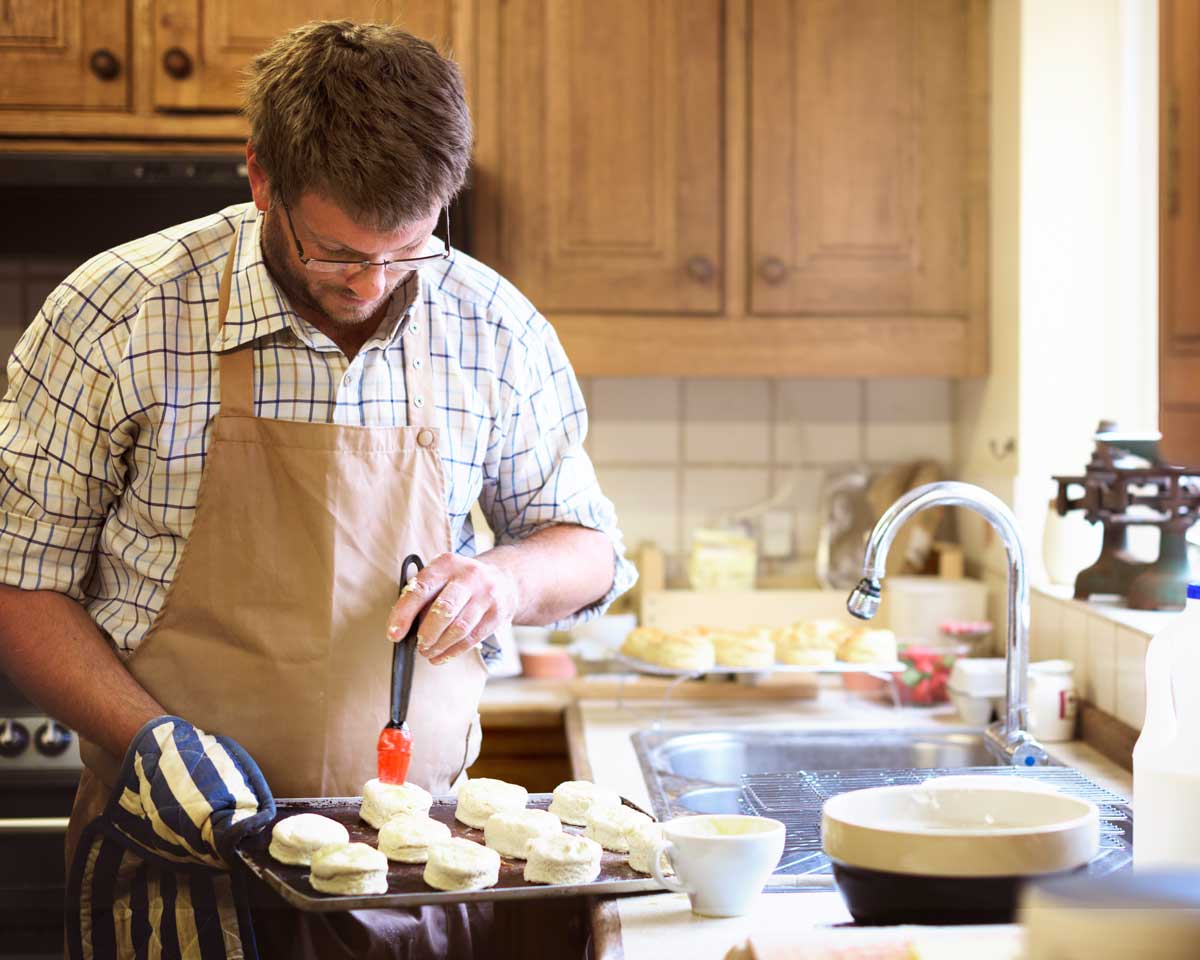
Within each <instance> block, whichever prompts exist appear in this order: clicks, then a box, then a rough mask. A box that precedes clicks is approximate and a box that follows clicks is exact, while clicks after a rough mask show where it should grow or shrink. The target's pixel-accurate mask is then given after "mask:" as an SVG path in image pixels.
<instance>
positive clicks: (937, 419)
mask: <svg viewBox="0 0 1200 960" xmlns="http://www.w3.org/2000/svg"><path fill="white" fill-rule="evenodd" d="M952 389H953V386H952V384H951V382H950V381H949V380H868V381H867V410H866V427H865V429H866V452H867V459H869V460H870V461H872V462H884V463H887V462H895V461H899V460H907V459H912V458H914V457H923V458H929V459H932V460H939V461H941V462H943V463H948V462H949V461H950V460H951V459H952V458H953V456H954V425H953V420H952V416H951V409H952V403H951V391H952Z"/></svg>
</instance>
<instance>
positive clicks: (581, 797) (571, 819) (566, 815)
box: [550, 780, 621, 827]
mask: <svg viewBox="0 0 1200 960" xmlns="http://www.w3.org/2000/svg"><path fill="white" fill-rule="evenodd" d="M619 806H621V797H620V794H618V793H617V791H616V790H610V789H609V788H608V787H601V786H599V785H597V784H594V783H592V782H591V781H590V780H565V781H563V782H562V783H560V784H559V785H558V786H557V787H555V788H554V794H553V796H552V797H551V798H550V812H551V813H553V814H554V815H555V816H557V817H558V818H559V819H560V820H561V821H562V822H563V823H573V824H575V826H577V827H586V826H587V815H588V811H589V810H592V809H596V810H603V809H604V808H606V807H607V808H609V809H613V808H615V807H619Z"/></svg>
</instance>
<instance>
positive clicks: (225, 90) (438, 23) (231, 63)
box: [154, 0, 453, 111]
mask: <svg viewBox="0 0 1200 960" xmlns="http://www.w3.org/2000/svg"><path fill="white" fill-rule="evenodd" d="M452 3H453V0H336V2H334V0H289V2H286V3H280V2H279V0H155V13H156V16H155V31H154V46H155V58H156V63H155V65H154V103H155V106H156V107H159V108H160V109H168V110H218V111H234V110H237V109H238V108H239V107H240V105H241V93H240V85H241V83H242V79H243V72H244V71H245V69H246V67H247V65H248V64H249V63H250V60H251V58H252V57H254V55H255V54H257V53H259V52H260V51H261V50H262V49H263V48H264V47H266V46H267V45H268V44H269V43H270V42H271V41H272V40H274V39H275V38H276V37H278V36H279V35H280V34H283V33H286V32H287V31H288V30H290V29H292V27H295V26H298V25H299V24H302V23H306V22H308V21H309V20H332V19H339V20H340V19H346V20H375V21H385V22H392V23H397V24H399V25H401V26H402V27H404V29H406V30H408V32H409V33H412V34H415V35H416V36H419V37H424V38H425V39H428V40H430V41H432V42H433V43H434V44H436V45H437V47H438V49H440V50H448V49H449V45H450V35H451V6H452Z"/></svg>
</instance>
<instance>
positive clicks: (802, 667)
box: [613, 653, 905, 677]
mask: <svg viewBox="0 0 1200 960" xmlns="http://www.w3.org/2000/svg"><path fill="white" fill-rule="evenodd" d="M613 659H614V660H615V661H616V662H617V663H621V664H624V665H625V666H627V667H630V668H631V669H633V670H637V671H638V672H639V673H648V674H651V675H653V676H656V677H698V676H701V675H702V674H719V673H733V674H743V673H754V674H760V673H871V674H884V673H886V674H891V673H903V672H904V670H905V666H904V664H903V663H900V662H899V661H892V662H889V663H848V662H846V661H843V660H837V661H835V662H833V663H820V664H798V663H773V664H771V666H769V667H721V666H715V667H707V668H706V669H704V670H687V669H677V668H675V667H663V666H660V665H659V664H657V663H650V662H648V661H646V660H639V659H638V658H637V657H631V656H629V655H628V654H626V653H617V654H614V655H613Z"/></svg>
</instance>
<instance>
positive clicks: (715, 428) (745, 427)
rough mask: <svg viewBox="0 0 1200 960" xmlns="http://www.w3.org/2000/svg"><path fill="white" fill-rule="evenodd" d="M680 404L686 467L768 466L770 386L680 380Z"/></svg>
mask: <svg viewBox="0 0 1200 960" xmlns="http://www.w3.org/2000/svg"><path fill="white" fill-rule="evenodd" d="M683 398H684V410H685V413H686V416H685V419H684V425H683V449H684V458H685V459H686V460H687V462H688V463H703V464H715V463H720V464H724V463H745V464H763V465H766V464H767V463H769V462H770V460H771V419H770V412H771V395H770V383H769V381H767V380H685V381H684V384H683Z"/></svg>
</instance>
